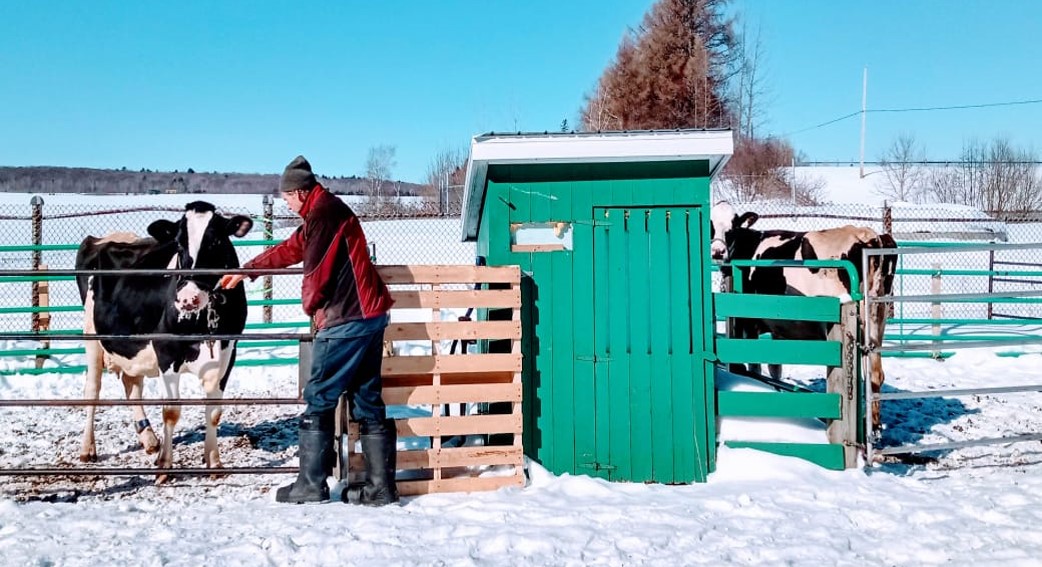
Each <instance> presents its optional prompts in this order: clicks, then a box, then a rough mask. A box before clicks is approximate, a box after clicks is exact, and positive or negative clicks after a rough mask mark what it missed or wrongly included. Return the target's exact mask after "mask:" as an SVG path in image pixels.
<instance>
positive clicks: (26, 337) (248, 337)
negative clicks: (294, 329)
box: [0, 332, 313, 342]
mask: <svg viewBox="0 0 1042 567" xmlns="http://www.w3.org/2000/svg"><path fill="white" fill-rule="evenodd" d="M312 338H313V335H311V334H310V333H239V334H223V335H222V334H216V333H215V334H212V335H205V334H196V335H174V334H170V333H141V334H137V335H99V334H87V333H52V334H44V333H32V332H28V333H26V332H15V333H0V340H3V339H7V340H15V341H36V340H48V341H117V340H118V341H122V340H131V341H191V342H196V341H238V340H244V341H254V340H265V339H281V340H296V341H310V340H312Z"/></svg>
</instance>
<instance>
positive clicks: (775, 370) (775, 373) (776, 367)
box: [767, 364, 782, 380]
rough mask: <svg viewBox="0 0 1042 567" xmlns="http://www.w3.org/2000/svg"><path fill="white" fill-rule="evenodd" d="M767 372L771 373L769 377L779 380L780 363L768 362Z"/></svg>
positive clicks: (780, 375) (780, 377) (780, 374)
mask: <svg viewBox="0 0 1042 567" xmlns="http://www.w3.org/2000/svg"><path fill="white" fill-rule="evenodd" d="M767 372H769V373H770V375H771V378H774V379H775V380H781V379H782V373H781V365H780V364H768V365H767Z"/></svg>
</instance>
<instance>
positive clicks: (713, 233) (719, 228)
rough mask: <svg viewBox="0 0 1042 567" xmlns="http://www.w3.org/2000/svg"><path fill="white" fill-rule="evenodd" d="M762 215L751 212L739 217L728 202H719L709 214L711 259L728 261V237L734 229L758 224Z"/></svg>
mask: <svg viewBox="0 0 1042 567" xmlns="http://www.w3.org/2000/svg"><path fill="white" fill-rule="evenodd" d="M759 218H760V215H758V214H756V213H754V212H752V211H750V212H747V213H743V214H742V215H739V214H738V213H737V212H735V210H734V207H733V206H732V205H731V203H729V202H727V201H719V202H717V203H716V204H715V205H713V208H712V210H711V211H710V213H709V237H710V239H711V240H710V244H709V257H710V258H711V259H712V260H713V261H714V262H724V261H727V259H728V256H729V254H728V240H727V235H728V233H729V232H731V231H732V230H734V229H739V228H749V227H751V226H752V225H754V224H756V221H757V220H758V219H759Z"/></svg>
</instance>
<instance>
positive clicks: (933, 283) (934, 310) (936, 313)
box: [930, 262, 941, 358]
mask: <svg viewBox="0 0 1042 567" xmlns="http://www.w3.org/2000/svg"><path fill="white" fill-rule="evenodd" d="M930 268H931V269H933V275H932V276H930V293H932V294H934V295H939V294H940V293H941V265H940V264H939V263H936V262H935V263H933V264H931V265H930ZM930 318H932V319H940V318H941V304H940V303H938V302H936V301H935V302H933V303H931V304H930ZM932 327H933V330H932V333H933V335H934V336H935V337H940V335H941V324H940V323H937V322H935V323H934V324H933V325H932ZM931 354H932V355H933V357H934V358H940V356H941V352H940V351H937V350H935V351H933V352H932V353H931Z"/></svg>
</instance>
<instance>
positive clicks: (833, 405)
mask: <svg viewBox="0 0 1042 567" xmlns="http://www.w3.org/2000/svg"><path fill="white" fill-rule="evenodd" d="M713 300H714V305H715V311H716V314H717V316H718V317H724V318H728V317H737V318H764V317H769V318H773V319H786V320H793V321H814V322H820V323H834V324H841V323H842V314H841V308H840V301H839V298H836V297H803V296H769V295H743V294H740V293H717V294H714V295H713ZM850 316H852V317H853V318H855V319H854V321H852V322H850V323H849V324H853V325H854V326H855V328H856V310H854V311H852V312H851V314H850ZM852 340H853V337H848V338H847V340H846V341H845V340H843V339H842V338H840V340H827V341H809V340H773V339H745V338H722V337H718V338H717V340H716V347H717V352H716V354H717V359H718V361H719V362H720V363H721V364H724V365H726V364H734V363H743V364H749V363H752V364H757V363H758V364H812V365H823V366H829V367H835V368H838V369H840V372H847V373H849V376H847V377H846V378H845V380H848V381H849V380H853V381H854V382H850V383H849V387H844V388H842V389H841V391H842V392H844V393H846V394H848V395H849V396H848V397H847V398H845V397H844V395H845V394H844V393H840V392H839V391H830V392H824V393H822V392H793V391H774V392H771V391H764V392H735V391H718V392H717V415H719V416H722V417H776V418H816V419H822V420H844V419H847V420H849V421H848V423H847V424H846V426H847V428H849V432H850V433H851V434H855V433H856V431H857V412H856V411H855V410H856V407H857V394H856V393H857V392H858V391H859V390H860V388H857V387H854V385H855V382H856V381H857V380H858V378H859V373H858V371H857V369H858V364H857V360H856V355H855V353H854V351H853V349H852V346H853V345H852ZM832 382H833V381H832V379H831V377H830V390H831V389H832ZM845 400H848V403H844V402H845ZM832 437H833V436H832V435H831V434H830V438H832ZM847 441H848V443H847V444H844V442H830V443H796V442H764V441H741V440H734V441H726V442H725V444H726V445H727V446H729V447H751V448H755V449H760V450H764V451H769V452H772V453H776V454H780V455H788V456H795V457H800V458H803V459H806V460H808V461H811V462H814V463H816V464H818V465H820V466H822V467H825V468H829V469H834V470H840V469H843V468H845V467H846V466H848V464H849V463H850V462H851V450H852V449H851V446H852V443H853V442H855V440H854V439H848V440H847ZM845 447H846V448H845Z"/></svg>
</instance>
